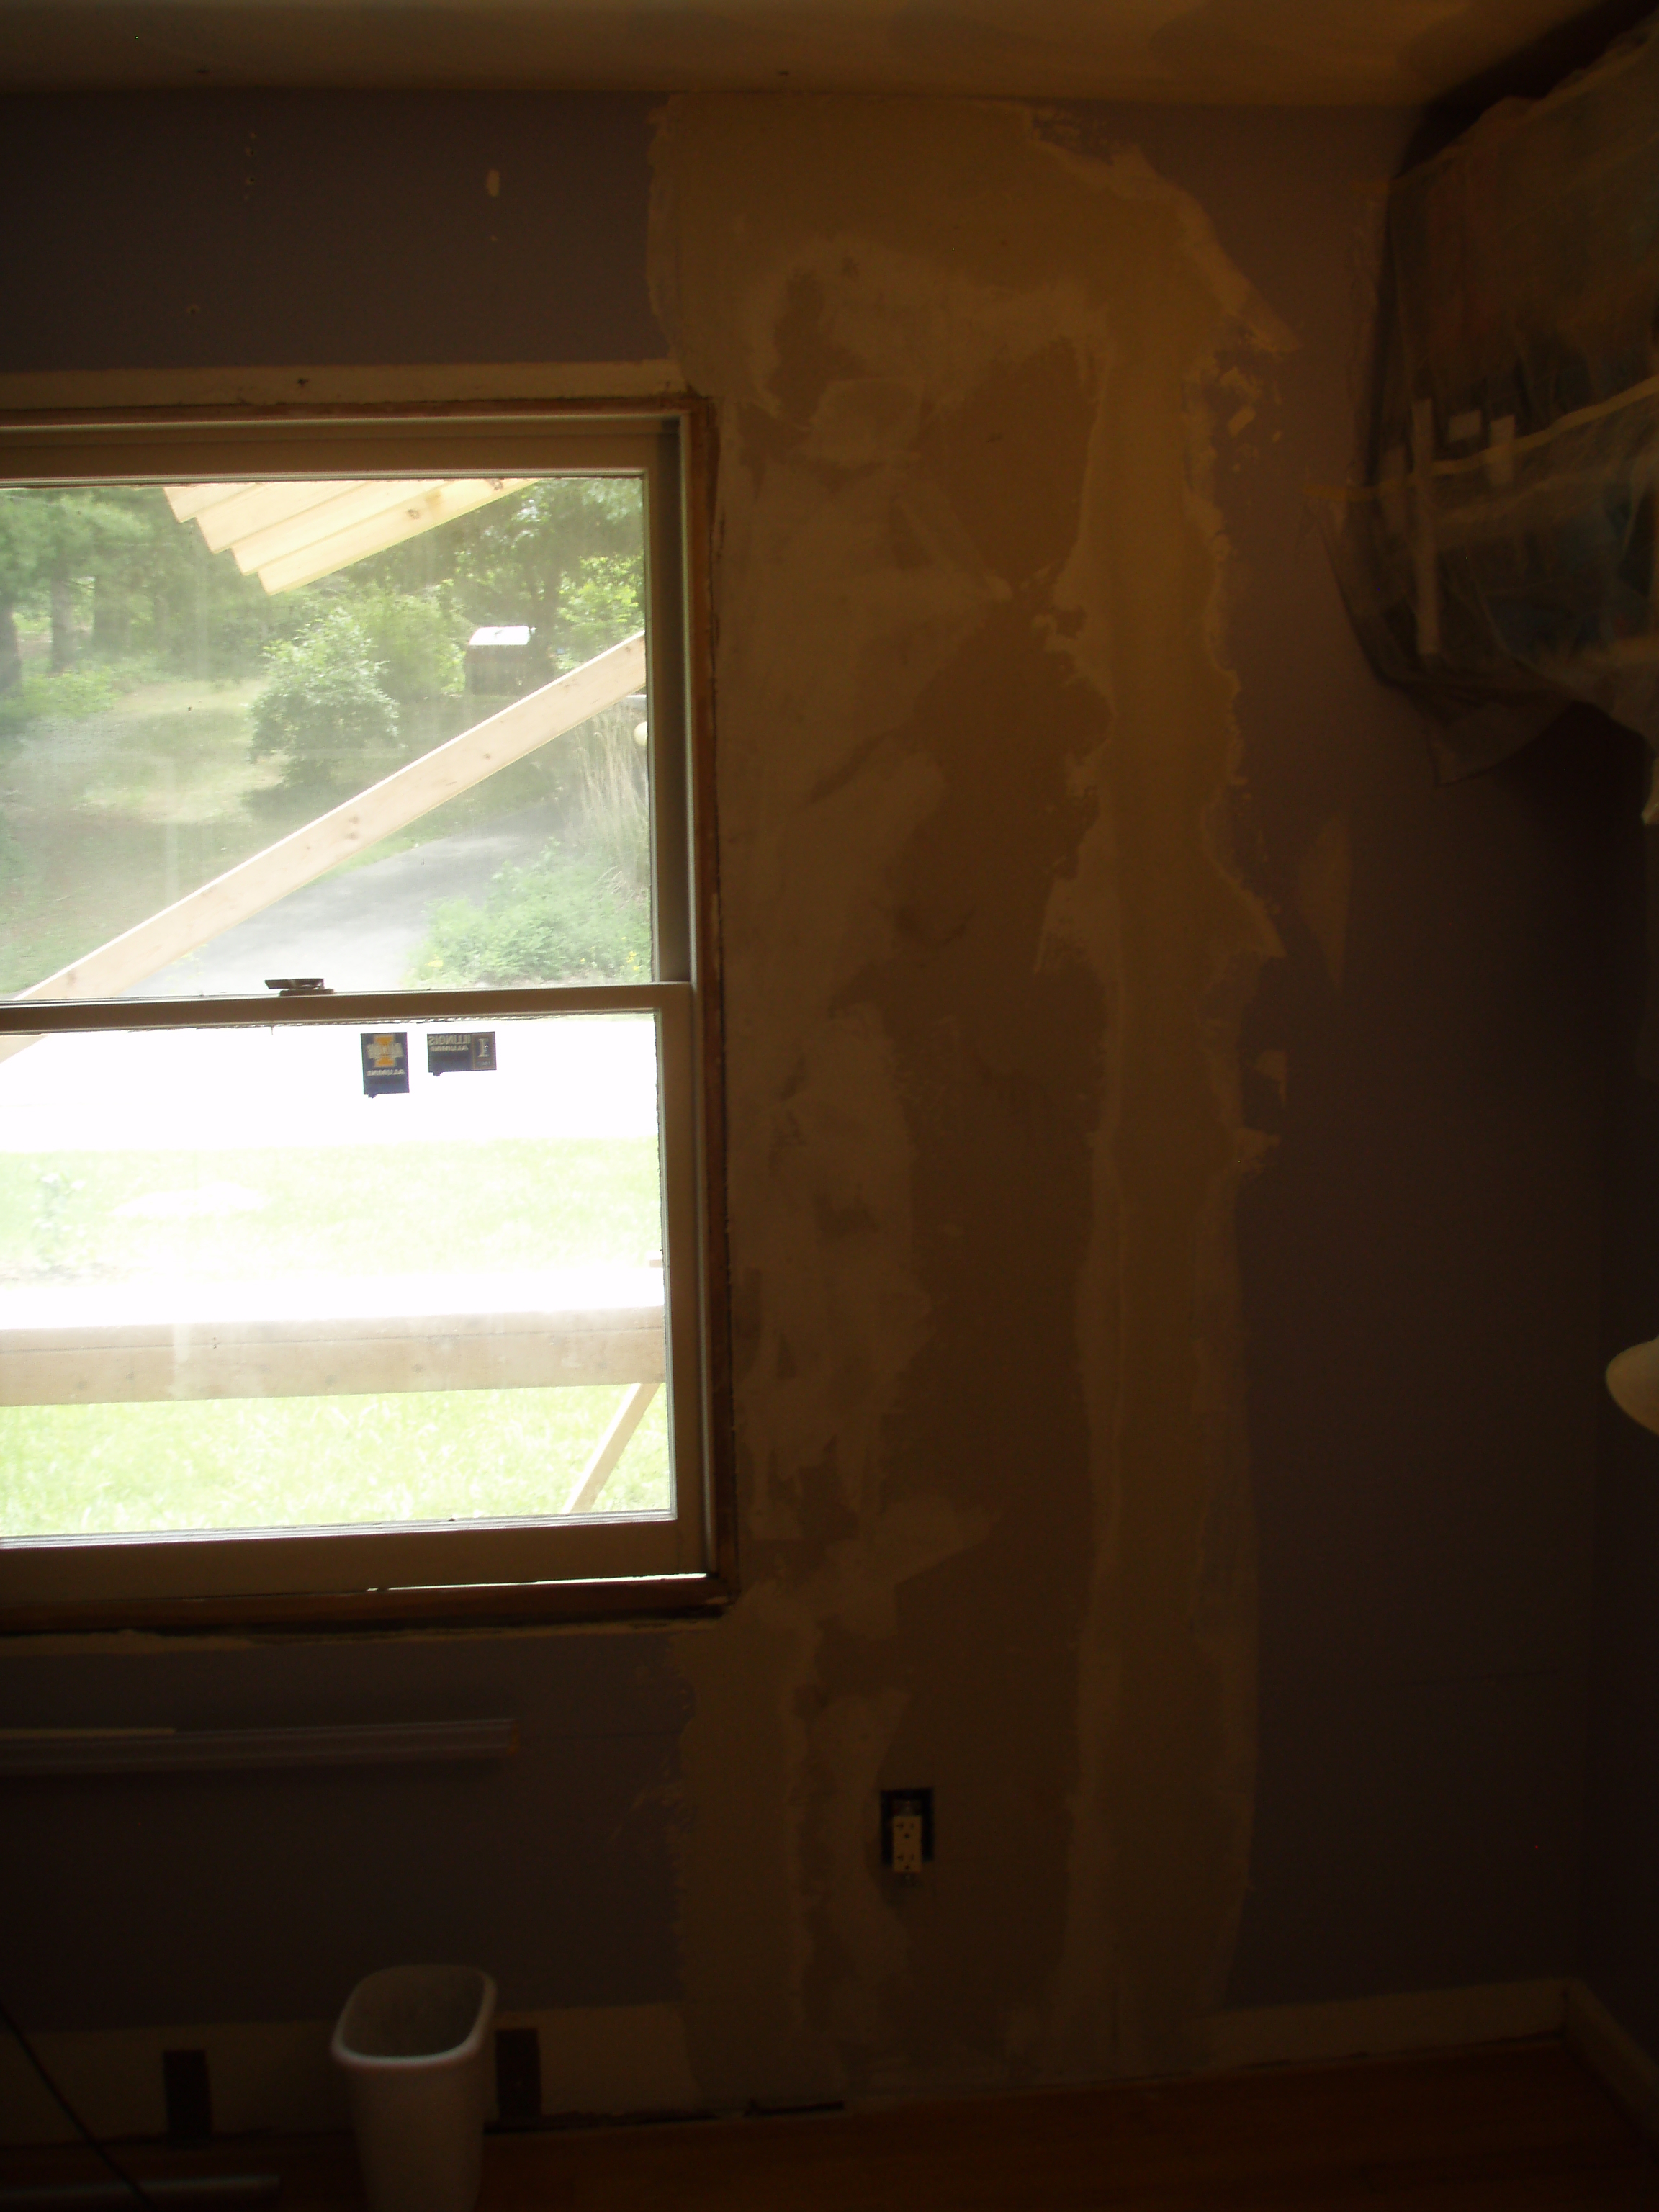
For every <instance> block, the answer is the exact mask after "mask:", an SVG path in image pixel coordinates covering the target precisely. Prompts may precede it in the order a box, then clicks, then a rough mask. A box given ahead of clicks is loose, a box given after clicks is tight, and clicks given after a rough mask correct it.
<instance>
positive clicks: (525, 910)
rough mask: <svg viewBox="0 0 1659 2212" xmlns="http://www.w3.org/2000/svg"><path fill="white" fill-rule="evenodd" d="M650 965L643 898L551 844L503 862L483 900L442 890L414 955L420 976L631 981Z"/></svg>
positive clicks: (452, 980) (498, 982)
mask: <svg viewBox="0 0 1659 2212" xmlns="http://www.w3.org/2000/svg"><path fill="white" fill-rule="evenodd" d="M650 973H651V920H650V912H649V909H648V908H647V905H646V903H645V902H644V901H643V900H642V899H640V898H635V897H630V896H629V895H628V894H627V893H626V892H624V891H622V890H619V889H618V888H617V884H616V882H615V880H614V878H612V876H611V874H610V872H608V871H606V870H605V869H604V868H602V867H599V866H596V865H595V864H594V863H593V862H592V861H591V860H576V859H573V858H572V856H571V855H570V854H568V853H566V852H564V851H563V850H562V848H558V847H554V848H552V849H551V850H550V851H549V852H547V853H545V854H543V856H542V857H541V859H540V860H535V861H532V864H531V865H530V866H528V867H524V868H503V869H502V870H501V873H500V874H499V875H498V876H497V877H496V878H495V881H494V883H492V884H491V885H490V886H489V890H488V891H487V892H486V894H485V896H484V902H483V905H482V906H477V905H476V904H475V903H474V902H472V900H471V899H464V898H459V899H444V900H442V901H441V902H440V903H439V904H438V905H437V906H436V907H435V908H434V909H433V914H432V926H431V929H430V931H429V933H428V937H427V940H426V943H425V944H424V945H422V948H421V951H420V954H419V955H418V957H417V959H416V977H415V980H416V982H418V983H428V984H431V983H447V984H455V985H461V984H469V983H472V984H485V985H490V986H495V987H501V986H505V985H507V984H513V983H610V982H637V981H642V980H643V979H644V978H645V977H647V976H648V975H650Z"/></svg>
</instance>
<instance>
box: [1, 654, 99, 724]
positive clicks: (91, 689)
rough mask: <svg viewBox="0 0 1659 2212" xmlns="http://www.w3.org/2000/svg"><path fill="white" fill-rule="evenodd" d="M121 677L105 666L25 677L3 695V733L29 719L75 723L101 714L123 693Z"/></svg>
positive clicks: (30, 720)
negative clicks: (90, 715)
mask: <svg viewBox="0 0 1659 2212" xmlns="http://www.w3.org/2000/svg"><path fill="white" fill-rule="evenodd" d="M121 688H122V687H121V684H120V682H119V680H118V678H117V677H116V676H115V674H114V673H113V672H112V671H111V670H109V669H106V668H69V669H65V670H64V673H63V674H62V675H61V676H26V677H25V678H23V680H22V682H21V684H17V685H16V686H15V688H14V689H13V690H9V691H8V692H7V693H6V694H5V696H3V698H0V734H9V733H11V732H15V731H17V730H21V729H22V728H23V727H24V726H26V725H27V723H30V722H76V721H81V720H84V719H85V718H86V716H87V715H88V714H102V713H103V711H104V709H105V708H106V707H112V706H113V705H114V704H115V702H116V700H117V699H118V698H119V696H121Z"/></svg>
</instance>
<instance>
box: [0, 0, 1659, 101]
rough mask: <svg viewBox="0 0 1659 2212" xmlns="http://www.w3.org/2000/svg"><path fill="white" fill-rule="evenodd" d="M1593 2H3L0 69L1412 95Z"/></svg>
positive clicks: (187, 79) (162, 75) (83, 81)
mask: <svg viewBox="0 0 1659 2212" xmlns="http://www.w3.org/2000/svg"><path fill="white" fill-rule="evenodd" d="M1610 5H1616V0H1601V6H1600V7H1598V8H1597V9H1594V10H1593V11H1592V13H1593V14H1594V15H1595V16H1596V17H1598V18H1599V17H1601V16H1603V15H1606V14H1607V9H1608V8H1609V6H1610ZM1583 7H1584V0H0V85H3V86H9V87H11V88H23V87H31V86H42V87H46V86H51V87H59V88H100V87H140V86H152V87H164V86H173V87H184V86H195V87H210V86H215V85H226V86H228V85H260V86H296V87H298V86H309V87H330V86H333V87H380V88H387V89H392V88H421V87H430V88H439V87H442V88H479V89H484V88H516V89H526V88H544V87H545V88H568V89H574V90H583V89H600V88H606V89H612V90H629V91H645V92H671V91H683V90H702V89H727V90H744V89H753V90H767V91H779V90H787V91H871V92H955V93H984V94H1017V95H1020V96H1023V97H1032V98H1048V99H1053V98H1062V99H1063V98H1072V99H1127V100H1197V101H1229V102H1259V103H1278V102H1283V103H1290V104H1303V103H1318V104H1333V105H1336V104H1358V103H1366V102H1381V103H1385V104H1389V105H1412V106H1414V105H1416V104H1418V103H1419V102H1422V101H1425V100H1432V99H1435V98H1437V97H1438V96H1439V95H1440V94H1443V93H1445V92H1447V91H1448V90H1449V89H1450V88H1453V87H1454V86H1459V85H1462V84H1463V83H1464V82H1466V81H1468V80H1469V79H1471V78H1478V77H1480V76H1483V75H1485V74H1486V73H1488V72H1490V71H1492V70H1493V69H1494V67H1495V66H1496V65H1498V64H1500V63H1502V62H1503V61H1504V59H1505V58H1507V57H1509V56H1510V55H1512V54H1514V53H1516V52H1517V50H1520V49H1523V48H1526V47H1528V46H1532V45H1534V42H1537V41H1539V40H1544V41H1545V42H1546V44H1548V43H1549V39H1550V34H1551V33H1554V32H1556V31H1557V29H1558V27H1559V26H1561V25H1562V24H1564V23H1565V22H1567V21H1570V20H1571V19H1572V18H1574V17H1575V16H1577V15H1580V14H1581V12H1582V11H1583ZM1624 12H1625V13H1626V15H1628V14H1629V13H1631V12H1632V11H1631V10H1629V9H1626V10H1625V11H1624ZM1614 27H1617V26H1616V25H1615V26H1614ZM1592 51H1593V49H1592ZM1581 58H1585V57H1583V56H1581V55H1577V54H1574V55H1572V56H1571V60H1575V61H1576V60H1577V59H1581Z"/></svg>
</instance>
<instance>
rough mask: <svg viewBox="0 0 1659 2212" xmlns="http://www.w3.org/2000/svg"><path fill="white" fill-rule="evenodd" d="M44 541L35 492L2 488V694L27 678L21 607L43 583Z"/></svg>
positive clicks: (0, 517)
mask: <svg viewBox="0 0 1659 2212" xmlns="http://www.w3.org/2000/svg"><path fill="white" fill-rule="evenodd" d="M44 544H45V531H44V528H43V526H42V521H41V515H40V503H39V501H38V500H37V498H36V497H35V495H33V493H31V492H28V491H25V490H22V489H10V490H0V695H3V694H4V693H6V692H8V691H15V690H16V689H17V686H18V685H19V684H21V682H22V680H23V655H22V650H21V647H20V645H19V643H18V638H17V610H18V608H19V606H20V605H22V604H24V603H25V602H26V601H27V599H28V598H29V597H30V595H31V594H32V593H33V590H34V588H35V586H36V585H37V583H38V582H39V580H40V572H41V570H40V564H41V554H42V549H43V547H44Z"/></svg>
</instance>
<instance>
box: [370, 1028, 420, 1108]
mask: <svg viewBox="0 0 1659 2212" xmlns="http://www.w3.org/2000/svg"><path fill="white" fill-rule="evenodd" d="M362 1041H363V1096H364V1097H365V1098H381V1097H386V1096H387V1094H388V1093H390V1092H392V1091H407V1090H408V1088H409V1031H408V1030H363V1032H362Z"/></svg>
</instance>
